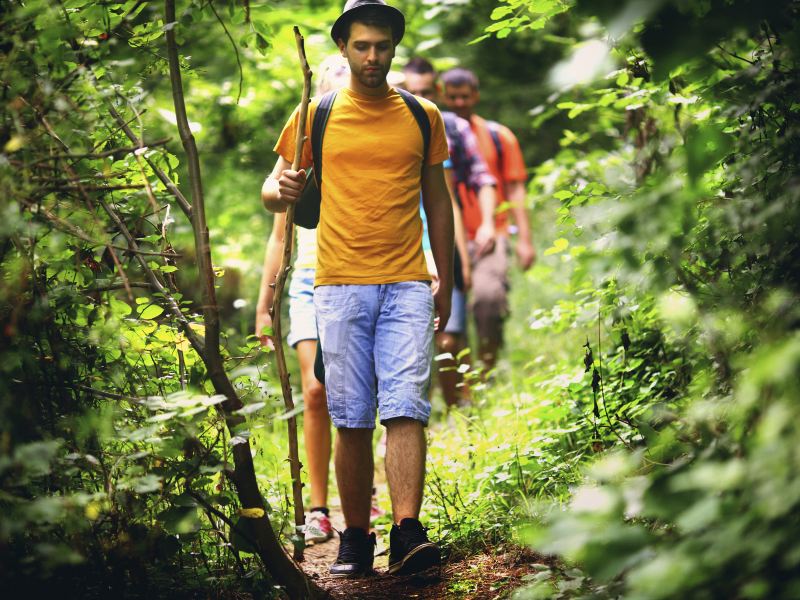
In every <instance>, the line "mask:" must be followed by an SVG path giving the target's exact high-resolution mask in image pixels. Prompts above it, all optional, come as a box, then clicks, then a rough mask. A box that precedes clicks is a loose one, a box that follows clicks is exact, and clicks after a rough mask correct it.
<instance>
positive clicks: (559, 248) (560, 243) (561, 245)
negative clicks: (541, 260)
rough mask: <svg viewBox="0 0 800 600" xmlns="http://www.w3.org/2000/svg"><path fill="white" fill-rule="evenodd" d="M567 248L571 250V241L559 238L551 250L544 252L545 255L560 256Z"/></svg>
mask: <svg viewBox="0 0 800 600" xmlns="http://www.w3.org/2000/svg"><path fill="white" fill-rule="evenodd" d="M567 248H569V241H568V240H567V239H565V238H558V239H557V240H555V241H554V242H553V245H552V246H551V247H550V248H548V249H547V250H545V251H544V255H545V256H550V255H551V254H558V253H559V252H563V251H564V250H566V249H567Z"/></svg>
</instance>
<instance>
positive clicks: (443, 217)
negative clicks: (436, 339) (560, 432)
mask: <svg viewBox="0 0 800 600" xmlns="http://www.w3.org/2000/svg"><path fill="white" fill-rule="evenodd" d="M422 203H423V205H424V206H425V214H426V215H427V216H428V235H429V236H430V240H431V252H432V253H433V261H434V262H435V263H436V270H437V271H438V272H439V288H438V289H437V290H436V292H435V293H434V296H433V300H434V304H435V306H436V312H437V315H438V318H439V323H438V327H437V330H439V331H441V330H443V329H444V326H445V325H446V324H447V321H448V319H449V318H450V301H451V294H452V292H453V236H454V233H453V206H452V204H451V200H450V192H449V190H448V189H447V182H446V181H445V175H444V168H443V167H442V164H441V163H439V164H438V165H426V166H425V168H424V169H423V171H422Z"/></svg>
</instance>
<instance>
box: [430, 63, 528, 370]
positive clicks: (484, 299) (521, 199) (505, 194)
mask: <svg viewBox="0 0 800 600" xmlns="http://www.w3.org/2000/svg"><path fill="white" fill-rule="evenodd" d="M442 82H443V83H444V101H445V104H446V105H447V107H448V108H449V109H450V110H452V111H453V112H455V113H456V114H457V115H458V116H459V117H462V118H463V119H466V120H467V121H469V124H470V127H471V128H472V131H473V133H474V134H475V137H476V138H477V140H478V148H479V149H480V151H481V154H482V155H483V158H484V159H485V160H486V163H487V165H488V166H489V171H490V172H491V173H492V175H494V177H495V179H496V180H497V183H498V185H497V201H498V206H502V205H503V204H504V203H508V206H509V210H510V212H511V214H512V215H513V217H514V222H515V224H516V226H517V243H516V246H515V251H516V255H517V260H518V263H519V266H520V267H521V268H522V269H523V270H527V269H529V268H530V267H531V265H532V264H533V262H534V260H535V259H536V250H535V249H534V247H533V244H532V242H531V229H530V223H529V221H528V213H527V210H526V208H525V200H526V195H527V190H526V187H525V181H526V179H527V173H526V170H525V162H524V160H523V158H522V152H521V150H520V147H519V142H517V138H516V137H515V136H514V134H513V133H512V132H511V130H509V129H508V128H507V127H504V126H503V125H500V124H499V123H494V122H491V121H486V120H485V119H482V118H481V117H479V116H478V115H477V114H475V112H474V109H475V105H476V104H477V103H478V100H479V99H480V94H479V92H478V78H477V77H476V76H475V74H474V73H473V72H472V71H469V70H467V69H463V68H455V69H450V70H449V71H447V72H445V73H444V74H443V75H442ZM463 208H464V223H465V225H466V227H467V231H468V232H469V234H470V235H474V234H475V232H476V231H477V228H478V227H479V226H480V225H481V224H482V218H481V212H480V209H479V207H478V206H475V205H473V204H471V203H469V202H467V201H465V202H464V205H463ZM508 212H509V211H508V210H498V211H497V212H496V216H495V229H496V232H497V236H496V243H495V246H494V249H493V250H492V252H490V253H486V254H482V255H481V254H480V252H479V248H478V247H477V246H473V252H472V254H473V263H472V289H473V293H472V303H471V306H472V311H473V313H474V316H475V324H476V328H477V333H478V350H479V355H480V358H481V360H482V361H483V364H484V365H485V367H486V370H487V372H488V371H489V370H491V369H492V368H493V367H494V365H495V361H496V359H497V352H498V350H499V348H500V347H501V346H502V342H503V323H504V321H505V318H506V317H507V316H508V287H509V283H508V268H509V253H510V250H509V241H508V236H509V229H508Z"/></svg>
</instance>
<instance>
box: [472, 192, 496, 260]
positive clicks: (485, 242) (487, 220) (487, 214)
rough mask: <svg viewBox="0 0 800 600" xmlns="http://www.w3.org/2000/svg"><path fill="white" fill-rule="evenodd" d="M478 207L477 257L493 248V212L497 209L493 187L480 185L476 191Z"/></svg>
mask: <svg viewBox="0 0 800 600" xmlns="http://www.w3.org/2000/svg"><path fill="white" fill-rule="evenodd" d="M478 205H479V206H480V209H481V224H480V226H479V227H478V230H477V231H476V232H475V243H476V244H477V245H478V255H483V254H486V253H488V252H491V251H492V249H493V248H494V238H495V233H496V232H495V229H494V211H495V209H496V208H497V192H496V190H495V188H494V186H491V185H482V186H481V187H480V189H479V190H478Z"/></svg>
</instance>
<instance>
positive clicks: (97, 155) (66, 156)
mask: <svg viewBox="0 0 800 600" xmlns="http://www.w3.org/2000/svg"><path fill="white" fill-rule="evenodd" d="M58 140H59V141H60V142H61V143H62V144H63V143H64V142H63V141H62V140H61V138H58ZM170 140H171V138H163V139H160V140H156V141H155V142H149V143H147V144H145V145H144V147H145V148H155V147H157V146H163V145H164V144H167V143H168V142H169V141H170ZM141 150H142V146H131V147H127V148H114V149H112V150H104V151H103V152H85V153H82V154H71V153H68V152H67V153H62V154H50V155H49V156H46V157H44V158H40V159H38V160H35V161H33V162H32V163H28V165H27V166H28V167H34V166H36V165H39V164H41V163H46V162H50V161H53V160H62V159H67V160H75V161H78V160H83V159H84V158H107V157H109V156H114V155H115V154H131V153H132V152H137V151H141Z"/></svg>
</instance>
